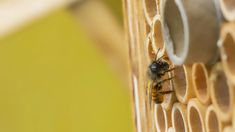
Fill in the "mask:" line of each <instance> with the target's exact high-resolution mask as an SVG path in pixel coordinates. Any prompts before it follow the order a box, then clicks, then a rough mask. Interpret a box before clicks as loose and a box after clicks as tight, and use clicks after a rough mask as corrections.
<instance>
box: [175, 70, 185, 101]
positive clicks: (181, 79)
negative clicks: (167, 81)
mask: <svg viewBox="0 0 235 132" xmlns="http://www.w3.org/2000/svg"><path fill="white" fill-rule="evenodd" d="M185 74H186V73H185V69H184V67H183V66H176V67H175V70H174V79H173V82H174V88H175V92H176V95H177V97H178V98H184V96H185V94H186V85H187V84H186V75H185Z"/></svg>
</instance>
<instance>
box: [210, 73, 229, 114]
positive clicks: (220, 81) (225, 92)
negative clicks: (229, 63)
mask: <svg viewBox="0 0 235 132" xmlns="http://www.w3.org/2000/svg"><path fill="white" fill-rule="evenodd" d="M226 81H227V79H226V77H225V74H224V73H223V71H218V74H217V77H216V80H215V81H214V84H213V90H214V96H215V101H216V103H217V104H218V106H219V109H220V110H221V111H223V112H225V113H226V112H228V111H229V109H230V104H231V103H230V101H231V100H230V94H229V87H228V84H227V82H226Z"/></svg>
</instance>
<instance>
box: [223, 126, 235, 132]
mask: <svg viewBox="0 0 235 132" xmlns="http://www.w3.org/2000/svg"><path fill="white" fill-rule="evenodd" d="M223 132H234V130H233V128H232V126H227V127H225V128H224V130H223Z"/></svg>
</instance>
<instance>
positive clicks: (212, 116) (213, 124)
mask: <svg viewBox="0 0 235 132" xmlns="http://www.w3.org/2000/svg"><path fill="white" fill-rule="evenodd" d="M207 132H220V131H219V121H218V117H217V115H216V113H215V111H210V113H209V115H208V129H207Z"/></svg>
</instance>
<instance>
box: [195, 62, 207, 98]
mask: <svg viewBox="0 0 235 132" xmlns="http://www.w3.org/2000/svg"><path fill="white" fill-rule="evenodd" d="M193 72H194V73H193V82H194V84H195V85H194V87H195V89H196V91H197V92H198V96H200V99H202V100H206V99H207V97H208V87H207V86H208V85H207V75H206V74H207V73H206V71H205V69H204V67H203V65H202V64H195V65H194V67H193Z"/></svg>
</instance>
